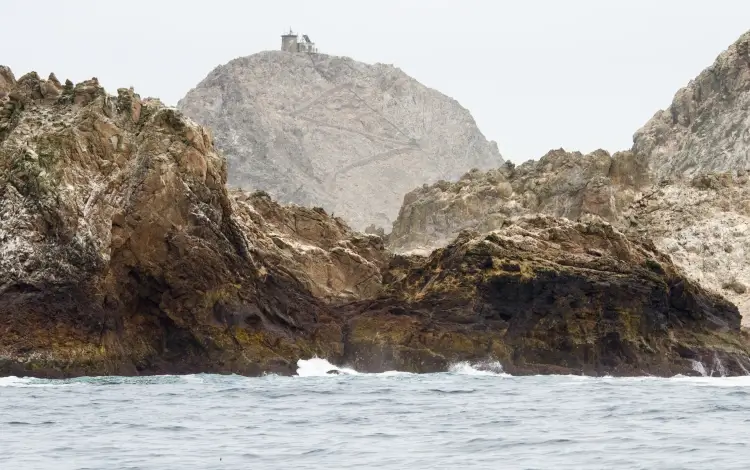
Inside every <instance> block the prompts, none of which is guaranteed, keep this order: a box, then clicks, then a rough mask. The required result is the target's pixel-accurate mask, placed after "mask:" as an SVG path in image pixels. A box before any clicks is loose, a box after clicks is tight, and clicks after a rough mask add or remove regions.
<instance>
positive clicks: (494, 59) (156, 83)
mask: <svg viewBox="0 0 750 470" xmlns="http://www.w3.org/2000/svg"><path fill="white" fill-rule="evenodd" d="M0 18H1V20H0V24H1V25H2V26H1V27H0V64H5V65H9V66H10V67H11V68H12V69H13V71H14V73H15V74H16V76H17V77H18V76H20V75H21V74H23V73H26V72H28V71H31V70H36V71H37V72H39V73H40V74H43V75H45V76H46V75H47V74H49V72H55V74H56V75H57V76H58V78H60V79H61V80H64V79H66V78H70V79H71V80H73V81H76V82H77V81H80V80H83V79H86V78H90V77H92V76H96V77H98V78H99V80H100V81H101V82H102V84H103V85H104V86H105V87H106V88H107V89H108V91H109V92H110V93H114V92H115V90H116V88H118V87H123V86H125V87H127V86H134V87H135V88H136V91H137V92H139V93H140V94H141V96H144V97H145V96H157V97H159V98H161V99H162V100H163V101H164V102H165V103H167V104H170V105H175V104H176V103H177V101H178V100H179V99H180V98H181V97H182V96H183V95H184V94H185V93H186V92H187V91H188V90H189V89H190V88H192V87H193V86H194V85H196V84H197V83H198V82H199V81H200V80H202V79H203V78H204V77H205V76H206V75H207V74H208V72H209V71H211V69H213V68H214V67H215V66H217V65H220V64H223V63H225V62H227V61H229V60H231V59H234V58H235V57H239V56H244V55H250V54H253V53H255V52H259V51H262V50H267V49H277V48H278V47H279V43H280V39H279V36H280V34H281V33H282V32H283V31H284V30H285V29H288V28H289V27H290V26H291V27H292V28H294V30H295V31H298V32H300V33H305V34H308V35H309V36H310V37H311V38H312V40H313V41H315V42H316V43H317V45H318V48H319V50H320V52H325V53H329V54H335V55H345V56H350V57H353V58H354V59H356V60H360V61H363V62H368V63H374V62H382V63H388V64H394V65H396V66H397V67H400V68H401V69H402V70H404V71H405V72H406V73H408V74H409V75H411V76H413V77H415V78H416V79H417V80H419V81H420V82H422V83H423V84H425V85H427V86H430V87H432V88H435V89H437V90H439V91H441V92H443V93H445V94H447V95H449V96H451V97H453V98H455V99H457V100H458V101H459V102H460V103H461V104H462V105H463V106H465V107H467V108H468V109H469V110H470V111H471V112H472V114H473V115H474V118H475V119H476V121H477V123H478V124H479V127H480V129H481V130H482V132H483V133H484V134H485V135H486V136H487V138H489V139H493V140H495V141H497V143H498V146H499V148H500V151H501V152H502V153H503V155H504V156H505V157H506V158H510V159H512V160H514V161H517V162H520V161H524V160H527V159H529V158H534V159H536V158H539V157H540V156H541V155H543V154H544V153H545V152H546V151H547V150H549V149H551V148H559V147H563V148H565V149H568V150H581V151H584V152H587V151H591V150H594V149H596V148H605V149H607V150H610V151H615V150H621V149H626V148H629V147H630V145H631V137H632V134H633V132H635V130H636V129H638V128H639V127H640V126H641V125H643V124H644V123H645V122H646V121H647V120H648V119H649V118H650V117H651V116H652V115H653V114H654V112H656V111H657V110H658V109H660V108H664V107H666V106H668V105H669V103H670V102H671V100H672V96H673V95H674V93H675V92H676V91H677V89H678V88H680V87H681V86H684V85H685V84H687V82H688V81H689V80H690V79H691V78H693V77H694V76H695V75H697V74H698V73H699V72H700V71H701V70H702V69H704V68H705V67H707V66H708V65H710V64H711V63H712V62H713V60H714V58H715V57H716V55H718V54H719V53H720V52H721V51H722V50H724V49H726V47H727V46H729V45H730V44H731V43H732V42H734V41H735V40H736V39H737V37H739V35H741V34H742V33H743V32H744V31H746V30H747V29H750V1H746V0H733V1H730V0H724V1H721V0H713V1H712V2H707V1H698V0H681V1H677V0H674V1H669V0H660V1H655V0H650V1H647V0H623V1H619V0H618V1H611V0H608V1H603V0H565V1H561V0H524V1H520V0H517V1H498V0H494V1H492V0H486V1H480V0H461V1H460V2H459V1H436V0H413V1H405V0H404V1H397V0H393V1H390V0H377V1H374V2H359V1H353V0H340V1H339V0H318V1H312V0H308V1H296V0H284V1H272V0H267V1H262V2H261V1H240V0H236V1H230V0H211V1H194V0H181V1H167V0H129V1H114V0H106V1H104V0H102V1H95V0H67V1H55V0H35V1H33V2H30V1H28V0H0Z"/></svg>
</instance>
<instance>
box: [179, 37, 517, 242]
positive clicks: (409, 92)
mask: <svg viewBox="0 0 750 470" xmlns="http://www.w3.org/2000/svg"><path fill="white" fill-rule="evenodd" d="M178 108H179V109H181V110H182V111H184V112H185V114H187V115H188V116H190V117H192V118H193V119H195V120H196V121H197V122H199V123H201V124H203V125H205V126H208V127H210V128H211V129H212V131H213V134H214V137H215V139H216V145H217V147H218V148H219V149H220V150H221V151H222V152H223V153H224V154H225V155H226V157H227V159H228V164H229V183H230V184H231V185H233V186H237V187H241V188H245V189H250V190H264V191H267V192H268V193H269V194H270V195H271V196H272V197H273V198H274V199H277V200H279V201H281V202H293V203H297V204H300V205H306V206H322V207H324V208H325V209H326V210H328V211H329V212H332V213H334V214H336V215H339V216H342V217H343V218H344V219H345V220H346V221H347V222H348V223H349V224H351V225H352V226H353V227H355V228H356V229H358V230H363V229H364V228H365V227H366V226H367V225H369V224H371V223H375V224H377V225H379V226H390V224H391V223H392V222H393V220H394V219H395V217H396V214H397V213H398V209H399V206H400V204H401V200H402V198H403V195H404V194H405V193H406V192H408V191H410V190H411V189H412V188H414V187H415V186H418V185H420V184H422V183H425V182H428V183H431V182H434V181H437V180H439V179H453V178H457V177H459V176H460V175H461V174H463V173H464V172H466V171H467V170H469V169H471V168H479V169H489V168H494V167H496V166H498V165H500V164H501V163H502V161H503V160H502V158H501V156H500V154H499V152H498V150H497V145H496V144H495V143H494V142H488V141H487V140H486V139H485V138H484V136H483V135H482V133H481V132H480V131H479V130H478V129H477V126H476V124H475V122H474V120H473V119H472V117H471V115H470V114H469V112H468V111H467V110H466V109H465V108H463V107H461V106H460V105H459V104H458V103H457V102H456V101H455V100H453V99H450V98H448V97H447V96H445V95H442V94H440V93H439V92H437V91H435V90H432V89H430V88H427V87H425V86H423V85H421V84H420V83H418V82H417V81H416V80H414V79H413V78H411V77H409V76H408V75H406V74H405V73H404V72H402V71H401V70H399V69H398V68H395V67H393V66H390V65H384V64H376V65H368V64H364V63H360V62H356V61H354V60H351V59H349V58H345V57H333V56H327V55H323V54H304V53H303V54H299V53H288V52H283V51H269V52H262V53H259V54H254V55H252V56H249V57H243V58H239V59H235V60H233V61H231V62H229V63H227V64H225V65H222V66H219V67H217V68H216V69H214V70H213V71H212V72H211V73H210V74H209V75H208V76H207V77H206V78H205V79H204V80H203V81H202V82H201V83H200V84H198V85H197V86H196V88H194V89H193V90H191V91H190V92H189V93H188V94H187V95H186V96H185V97H184V98H183V99H182V100H181V101H180V102H179V104H178Z"/></svg>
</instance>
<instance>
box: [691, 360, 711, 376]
mask: <svg viewBox="0 0 750 470" xmlns="http://www.w3.org/2000/svg"><path fill="white" fill-rule="evenodd" d="M690 362H691V365H692V367H693V370H694V371H696V372H697V373H699V374H700V375H701V376H702V377H708V373H707V372H706V366H704V365H703V363H702V362H700V361H695V360H692V359H691V360H690Z"/></svg>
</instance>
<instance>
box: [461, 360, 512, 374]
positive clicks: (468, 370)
mask: <svg viewBox="0 0 750 470" xmlns="http://www.w3.org/2000/svg"><path fill="white" fill-rule="evenodd" d="M449 371H450V372H451V373H453V374H459V375H495V376H509V375H510V374H506V373H505V372H503V365H502V364H500V362H498V361H487V362H475V363H471V362H467V361H463V362H457V363H455V364H452V365H451V366H450V369H449Z"/></svg>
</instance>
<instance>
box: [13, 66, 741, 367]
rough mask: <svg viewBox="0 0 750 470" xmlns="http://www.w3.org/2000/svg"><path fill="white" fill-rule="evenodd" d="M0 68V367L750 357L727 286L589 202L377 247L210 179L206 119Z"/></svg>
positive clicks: (305, 212) (637, 362)
mask: <svg viewBox="0 0 750 470" xmlns="http://www.w3.org/2000/svg"><path fill="white" fill-rule="evenodd" d="M0 70H2V76H3V79H4V82H3V87H4V89H5V91H4V95H3V96H2V98H0V109H1V110H2V111H0V254H1V256H0V375H8V374H12V375H33V376H44V377H62V376H72V375H98V374H124V375H136V374H154V373H191V372H235V373H241V374H250V375H254V374H261V373H265V372H276V373H284V374H288V373H293V371H294V369H295V363H296V360H297V359H299V358H308V357H311V356H313V355H319V356H322V357H326V358H328V359H329V360H331V361H332V362H334V363H339V364H344V363H348V364H353V365H355V366H356V367H358V368H360V369H362V370H367V371H379V370H385V369H401V370H409V371H415V372H427V371H439V370H445V369H446V368H447V367H448V365H449V364H450V363H452V362H455V361H461V360H468V361H481V360H487V359H492V360H500V361H501V362H502V364H503V365H504V367H505V368H506V369H507V370H508V371H510V372H512V373H518V374H523V373H549V372H562V373H582V372H583V373H591V374H602V373H612V374H628V375H631V374H646V373H652V374H661V375H668V374H674V373H691V371H692V364H693V361H703V362H709V363H710V362H712V361H720V362H721V365H722V367H723V368H724V369H726V370H727V371H728V372H729V373H734V374H739V373H743V371H744V370H746V369H747V368H748V367H750V361H749V360H748V356H747V352H748V343H747V340H746V338H744V337H743V335H742V334H741V333H740V331H739V321H740V317H739V314H738V312H737V309H736V307H735V306H734V305H732V304H730V303H729V302H727V301H726V300H724V299H723V298H721V297H719V296H716V295H714V294H712V293H709V292H707V291H705V290H704V289H702V288H701V287H699V286H698V285H697V284H695V283H693V282H692V281H690V280H688V279H686V278H685V277H684V276H683V275H682V273H681V272H680V271H679V270H678V269H676V268H675V267H674V266H673V265H672V264H671V262H670V261H669V259H668V258H667V257H666V256H664V255H663V254H661V253H660V252H658V251H657V250H656V249H655V247H654V246H652V245H650V244H649V243H647V242H642V241H639V238H638V237H637V235H636V236H634V238H628V237H626V236H625V235H623V234H622V233H621V232H618V231H617V230H615V229H614V228H613V227H612V226H611V225H609V224H607V223H604V222H596V221H592V222H587V223H573V222H570V221H568V220H566V219H557V218H552V217H539V216H530V217H527V218H522V219H518V220H516V221H515V222H514V223H513V224H508V225H507V226H503V227H502V228H500V229H499V230H497V231H495V232H492V233H489V234H485V235H479V234H477V233H469V232H464V233H461V234H460V236H459V237H458V238H457V239H456V240H455V241H454V242H453V243H451V244H449V246H448V247H447V248H444V249H440V250H437V251H435V252H433V253H432V254H431V255H430V256H429V257H418V256H400V255H399V256H395V255H392V254H391V253H389V252H388V251H387V250H385V249H384V246H383V241H382V239H381V238H380V237H378V236H375V235H362V234H358V233H355V232H352V231H351V230H350V229H349V228H348V227H347V226H346V225H345V223H344V222H343V221H342V220H341V219H339V218H335V217H332V216H331V215H329V214H328V213H326V211H324V210H323V209H320V208H305V207H297V206H289V207H287V206H281V205H279V204H277V203H276V202H274V201H273V200H272V199H271V198H270V197H269V196H268V195H267V194H266V193H263V192H255V193H247V192H244V191H241V190H233V191H228V190H227V189H226V185H225V182H226V162H225V160H224V159H223V158H222V157H221V156H220V155H219V154H217V153H216V151H215V150H214V148H213V146H212V138H211V136H210V135H209V133H208V132H207V131H206V130H205V129H204V128H202V127H200V126H198V125H196V124H195V123H194V122H192V121H191V120H190V119H188V118H186V117H185V116H183V115H182V114H181V113H180V112H179V111H176V110H175V109H170V108H165V107H163V106H162V105H161V104H160V103H159V102H158V101H156V100H141V99H140V98H139V96H138V95H137V94H135V93H134V92H133V90H128V89H120V90H118V94H117V96H109V95H107V94H106V93H105V92H104V90H103V89H102V88H101V87H100V86H99V84H98V82H97V80H96V79H92V80H88V81H85V82H82V83H79V84H75V85H74V84H73V83H70V82H66V83H65V84H61V83H60V82H59V81H58V80H57V79H56V78H55V77H54V76H50V77H49V79H47V80H43V79H40V78H39V77H38V76H37V75H36V74H35V73H30V74H27V75H24V76H23V77H21V78H19V79H18V80H17V81H16V80H15V79H14V78H13V75H12V74H11V73H10V71H9V70H7V69H0Z"/></svg>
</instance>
